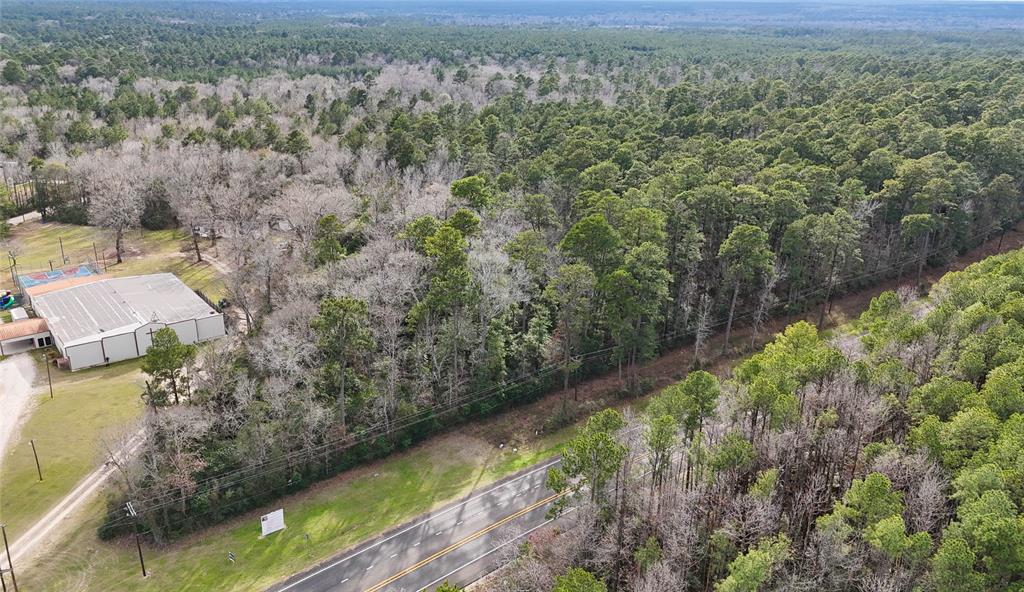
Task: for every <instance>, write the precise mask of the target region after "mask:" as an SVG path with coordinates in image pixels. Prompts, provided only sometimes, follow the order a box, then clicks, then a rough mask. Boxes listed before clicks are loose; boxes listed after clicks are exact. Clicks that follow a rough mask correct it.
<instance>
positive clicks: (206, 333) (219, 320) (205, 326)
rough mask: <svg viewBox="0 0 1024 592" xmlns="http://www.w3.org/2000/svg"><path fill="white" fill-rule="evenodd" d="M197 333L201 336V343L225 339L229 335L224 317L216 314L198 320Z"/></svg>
mask: <svg viewBox="0 0 1024 592" xmlns="http://www.w3.org/2000/svg"><path fill="white" fill-rule="evenodd" d="M196 332H197V333H198V334H199V341H206V340H208V339H216V338H218V337H223V336H224V335H226V334H227V331H226V330H225V329H224V315H222V314H216V315H211V316H208V317H204V318H201V319H196Z"/></svg>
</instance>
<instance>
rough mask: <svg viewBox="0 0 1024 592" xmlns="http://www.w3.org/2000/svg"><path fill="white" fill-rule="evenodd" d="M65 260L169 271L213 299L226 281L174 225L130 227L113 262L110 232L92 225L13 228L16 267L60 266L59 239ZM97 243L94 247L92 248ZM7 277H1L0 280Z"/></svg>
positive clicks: (129, 270) (120, 271) (125, 270)
mask: <svg viewBox="0 0 1024 592" xmlns="http://www.w3.org/2000/svg"><path fill="white" fill-rule="evenodd" d="M62 242H63V249H64V250H63V253H64V256H65V257H66V258H67V260H68V263H69V264H78V263H85V262H89V261H96V262H97V264H98V265H99V266H100V267H103V264H104V261H105V262H106V265H107V273H109V274H111V275H115V276H127V275H140V274H146V273H156V272H164V271H169V272H171V273H173V274H175V275H177V276H178V277H179V278H181V281H183V282H185V283H186V284H188V286H189V287H191V288H193V289H195V290H201V291H202V292H204V293H205V294H206V295H207V296H209V297H210V298H212V299H214V300H217V299H219V298H221V297H222V296H224V282H223V279H222V278H221V277H220V275H219V274H218V272H217V270H216V269H215V268H214V267H213V266H212V265H210V264H209V263H208V262H205V261H204V262H202V263H196V262H195V259H194V255H193V253H192V251H191V250H189V249H190V248H191V243H190V242H189V240H188V238H187V237H186V236H185V235H184V234H182V233H181V232H179V231H176V230H133V231H131V232H129V233H127V234H126V235H125V239H124V261H123V262H122V263H119V264H118V263H115V261H116V258H115V256H114V236H113V233H111V232H110V231H108V230H104V229H102V228H96V227H93V226H74V225H69V224H58V223H42V222H28V223H26V224H22V225H19V226H17V227H15V228H14V231H13V233H12V243H13V245H14V247H15V249H16V251H17V257H18V272H19V273H26V272H29V271H41V270H47V269H50V264H51V262H52V264H53V267H54V268H57V267H61V243H62ZM94 245H95V248H94ZM7 283H8V282H5V281H4V278H0V285H6V284H7Z"/></svg>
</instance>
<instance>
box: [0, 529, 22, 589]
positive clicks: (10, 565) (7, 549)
mask: <svg viewBox="0 0 1024 592" xmlns="http://www.w3.org/2000/svg"><path fill="white" fill-rule="evenodd" d="M0 532H3V534H4V551H5V552H6V553H7V571H9V572H11V583H12V584H14V592H18V580H16V579H15V578H14V564H13V563H11V548H10V546H8V545H7V525H6V524H0ZM4 589H5V590H6V589H7V588H6V584H5V585H4Z"/></svg>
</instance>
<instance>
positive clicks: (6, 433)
mask: <svg viewBox="0 0 1024 592" xmlns="http://www.w3.org/2000/svg"><path fill="white" fill-rule="evenodd" d="M35 379H36V364H35V362H34V361H33V360H32V356H30V355H29V354H17V355H15V356H11V357H9V358H6V359H4V360H3V361H0V387H2V388H0V466H2V465H3V461H4V457H6V456H7V447H8V445H10V444H12V443H13V442H14V441H15V437H16V436H17V430H18V426H19V425H20V424H21V421H22V418H24V417H25V412H26V411H27V410H28V407H29V405H30V404H31V401H32V392H33V390H34V387H33V384H34V383H35Z"/></svg>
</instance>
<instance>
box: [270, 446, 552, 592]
mask: <svg viewBox="0 0 1024 592" xmlns="http://www.w3.org/2000/svg"><path fill="white" fill-rule="evenodd" d="M559 462H561V459H556V460H553V461H551V462H549V463H547V464H545V465H543V466H540V467H537V468H536V469H534V470H532V471H530V472H528V473H523V474H522V475H520V476H518V477H516V478H514V479H511V480H509V481H506V482H505V483H502V484H501V485H498V486H497V487H492V488H491V489H488V490H487V491H484V492H481V493H479V494H477V495H475V496H473V497H471V498H469V499H467V500H465V501H463V502H461V503H459V504H456V505H454V506H452V507H450V508H448V509H447V510H444V511H443V512H441V513H439V514H435V515H433V516H430V517H429V518H425V519H423V520H421V521H419V522H417V523H416V524H413V525H411V526H408V527H406V528H403V529H402V530H400V531H398V532H396V533H395V534H393V535H391V536H389V537H387V538H386V539H381V540H379V541H377V542H376V543H374V544H372V545H370V546H368V547H366V548H365V549H360V550H359V551H356V552H355V553H352V554H351V555H346V556H345V557H342V558H341V559H339V560H337V561H335V562H334V563H332V564H330V565H326V566H324V567H322V568H320V569H318V570H316V571H315V572H313V573H311V574H307V575H306V576H305V577H304V578H302V579H300V580H296V581H294V582H292V583H291V584H288V585H287V586H284V587H282V588H278V589H277V591H278V592H284V591H285V590H290V589H292V588H294V587H295V586H298V585H299V584H301V583H303V582H305V581H306V580H308V579H310V578H312V577H315V576H318V575H320V574H322V573H323V572H325V571H327V570H329V569H334V568H335V567H337V566H338V565H341V564H342V563H345V562H346V561H348V560H349V559H352V558H354V557H357V556H358V555H361V554H363V553H365V552H366V551H369V550H370V549H373V548H374V547H379V546H380V545H383V544H384V543H386V542H388V541H390V540H391V539H393V538H395V537H397V536H399V535H402V534H405V533H407V532H409V531H410V530H412V529H414V528H419V527H420V526H423V525H424V524H426V523H428V522H430V521H431V520H433V519H435V518H440V517H441V516H444V515H445V514H447V513H449V512H451V511H453V510H455V509H457V508H461V507H462V506H465V505H466V504H468V503H469V502H472V501H476V500H477V499H480V498H481V497H483V496H485V495H488V494H490V493H491V492H494V491H497V490H499V489H502V488H504V487H507V486H509V485H511V484H513V483H515V482H517V481H519V480H521V479H525V478H526V477H529V476H531V475H534V474H536V473H538V472H540V471H544V470H547V469H548V468H550V467H552V466H554V465H556V464H558V463H559Z"/></svg>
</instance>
